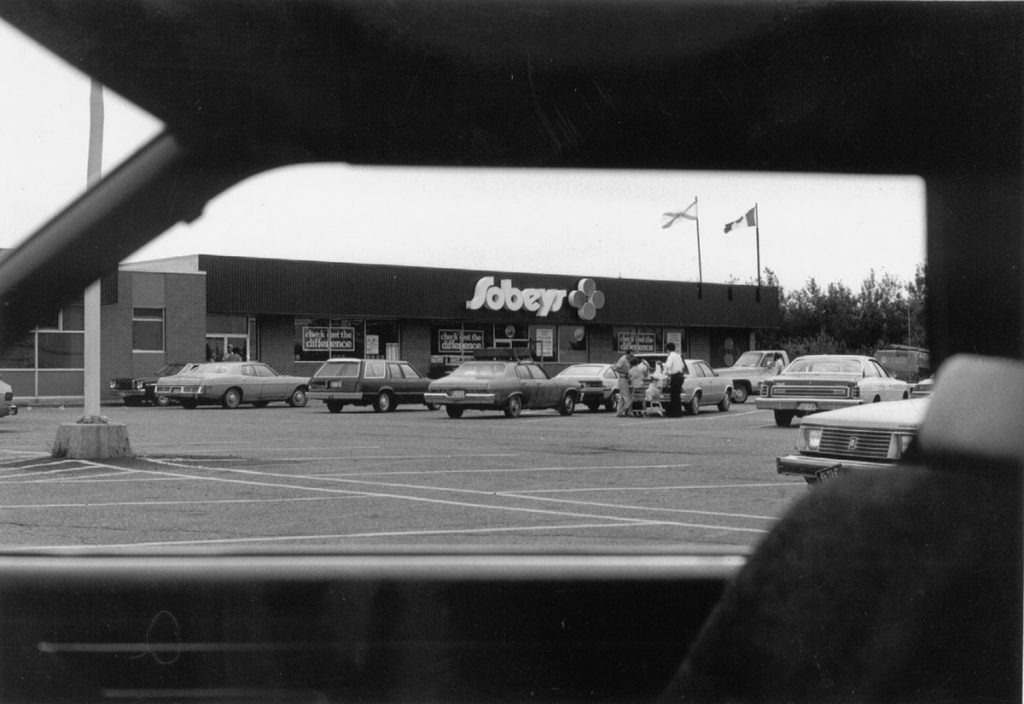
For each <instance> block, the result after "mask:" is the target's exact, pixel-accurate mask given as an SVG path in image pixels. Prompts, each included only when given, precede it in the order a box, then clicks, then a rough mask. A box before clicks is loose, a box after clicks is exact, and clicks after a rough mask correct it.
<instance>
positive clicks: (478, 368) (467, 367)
mask: <svg viewBox="0 0 1024 704" xmlns="http://www.w3.org/2000/svg"><path fill="white" fill-rule="evenodd" d="M505 369H506V365H505V364H504V363H501V362H469V363H467V364H463V365H462V366H461V367H459V368H458V369H456V370H455V371H453V372H452V374H451V376H453V377H477V378H488V377H494V376H502V375H504V373H505Z"/></svg>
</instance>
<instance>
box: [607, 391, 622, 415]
mask: <svg viewBox="0 0 1024 704" xmlns="http://www.w3.org/2000/svg"><path fill="white" fill-rule="evenodd" d="M618 408H619V390H618V389H615V391H612V395H611V396H609V397H608V400H607V401H605V402H604V410H606V411H615V410H618Z"/></svg>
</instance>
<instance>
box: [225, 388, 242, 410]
mask: <svg viewBox="0 0 1024 704" xmlns="http://www.w3.org/2000/svg"><path fill="white" fill-rule="evenodd" d="M241 403H242V392H241V391H239V390H238V389H235V388H231V389H228V390H227V391H225V392H224V395H223V396H221V397H220V405H222V406H224V408H228V409H234V408H238V407H239V406H240V405H241Z"/></svg>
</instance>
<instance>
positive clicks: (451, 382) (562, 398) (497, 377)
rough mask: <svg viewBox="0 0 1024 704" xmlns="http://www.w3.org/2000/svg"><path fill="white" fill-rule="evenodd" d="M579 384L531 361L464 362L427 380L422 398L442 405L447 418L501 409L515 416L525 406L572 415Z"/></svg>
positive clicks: (578, 393)
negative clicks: (427, 386) (547, 370)
mask: <svg viewBox="0 0 1024 704" xmlns="http://www.w3.org/2000/svg"><path fill="white" fill-rule="evenodd" d="M579 398H580V385H579V382H576V381H574V380H572V379H568V378H565V377H555V378H551V377H549V376H548V373H547V372H546V371H544V369H543V368H542V367H541V366H540V365H538V364H535V363H533V362H502V361H489V362H484V361H480V362H466V363H465V364H463V365H462V366H460V367H459V368H457V369H456V370H455V371H453V372H452V373H451V374H449V375H448V376H446V377H444V378H443V379H435V380H434V381H432V382H430V387H429V389H428V391H427V393H426V394H424V399H425V401H426V402H427V403H433V404H436V405H438V406H444V410H445V412H446V413H448V416H449V417H450V418H461V417H462V413H463V412H464V411H466V410H467V409H469V410H476V411H492V410H500V411H504V413H505V416H506V417H508V418H515V417H517V416H518V415H519V414H520V413H522V411H523V409H524V408H555V409H557V410H558V412H559V413H561V414H562V415H563V416H568V415H572V412H573V411H574V410H575V408H576V402H577V401H578V400H579Z"/></svg>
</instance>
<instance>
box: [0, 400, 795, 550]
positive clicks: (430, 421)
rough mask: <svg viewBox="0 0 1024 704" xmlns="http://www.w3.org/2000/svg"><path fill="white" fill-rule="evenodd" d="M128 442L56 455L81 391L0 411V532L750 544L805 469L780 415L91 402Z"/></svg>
mask: <svg viewBox="0 0 1024 704" xmlns="http://www.w3.org/2000/svg"><path fill="white" fill-rule="evenodd" d="M103 413H104V414H105V415H106V416H108V417H109V419H110V421H111V422H117V423H124V424H125V425H126V426H127V428H128V433H129V439H130V441H131V444H132V449H133V451H134V452H135V454H136V457H135V458H133V459H130V460H116V461H106V462H91V461H81V460H66V459H53V458H51V457H50V456H49V449H50V446H51V445H52V443H53V439H54V436H55V435H56V431H57V428H58V426H59V425H60V424H61V423H71V422H74V421H75V420H77V418H79V417H80V416H81V408H71V407H69V408H54V407H34V408H33V407H25V408H22V409H21V412H20V413H19V415H17V416H14V417H11V418H7V419H5V420H4V421H2V422H0V485H2V486H3V494H2V495H3V498H2V500H0V545H2V546H4V547H7V548H24V547H46V548H57V549H66V550H80V549H83V548H98V549H105V550H109V549H122V548H125V547H137V548H140V549H145V550H147V551H150V550H160V549H167V550H194V549H197V548H203V547H209V548H211V549H220V550H239V549H242V550H252V549H266V548H277V549H287V550H301V549H303V548H311V549H320V548H322V547H323V546H340V547H344V548H346V549H349V548H358V547H363V546H367V547H371V548H379V547H380V546H382V545H389V546H416V547H424V546H439V547H450V546H453V545H483V546H487V547H489V548H495V547H510V548H520V547H524V548H528V549H538V548H542V547H546V548H558V549H563V548H564V549H571V550H576V549H581V548H601V547H612V548H623V547H627V548H628V547H629V546H639V545H642V546H644V547H645V548H658V547H661V546H665V547H669V546H679V545H684V544H685V545H693V544H700V545H712V546H715V545H723V546H724V545H728V546H751V545H754V544H755V543H756V542H757V541H758V540H759V539H760V538H761V537H763V535H764V534H765V531H767V530H768V529H769V528H770V527H771V526H772V524H773V523H774V521H775V520H776V519H777V518H778V516H780V515H781V513H782V512H783V511H784V510H785V509H786V507H787V506H789V505H790V504H791V503H792V502H793V501H794V500H796V499H797V498H799V497H800V496H803V495H805V494H806V492H807V491H808V489H807V488H806V486H805V485H804V484H803V483H802V482H797V481H794V480H793V479H791V478H786V477H781V476H779V475H777V474H776V472H775V468H774V460H775V457H776V456H777V455H779V454H784V453H787V452H789V451H791V450H792V448H793V445H794V441H795V438H796V433H797V430H796V427H795V426H794V427H793V428H778V427H776V426H775V424H774V422H773V419H772V417H771V414H770V412H767V411H757V410H756V409H755V408H754V407H753V404H750V403H748V404H745V405H740V406H733V408H732V409H731V410H730V411H728V412H725V413H721V412H706V413H701V414H700V415H698V416H687V417H683V418H675V419H669V418H617V417H615V414H613V413H591V412H588V411H586V410H583V411H581V412H578V413H576V414H574V415H573V416H570V417H562V416H559V415H558V414H557V413H555V412H553V411H538V412H525V413H524V414H523V416H522V417H520V418H516V419H507V418H505V417H503V416H502V415H501V414H500V413H479V412H467V414H466V415H465V417H463V418H462V419H460V420H452V419H449V418H448V417H447V416H446V415H445V414H444V413H443V412H440V411H428V410H426V409H424V408H423V407H422V406H418V407H401V408H399V409H398V410H397V411H396V412H394V413H389V414H380V413H374V412H373V411H372V410H370V409H365V410H364V409H346V410H345V411H344V412H342V413H340V414H331V413H328V412H327V410H326V409H325V407H324V406H323V405H322V404H319V403H311V404H310V405H309V406H308V407H306V408H301V409H293V408H289V407H287V406H283V405H277V404H275V405H272V406H270V407H268V408H264V409H255V408H251V407H242V408H239V409H236V410H230V411H228V410H224V409H220V408H213V407H210V408H200V409H197V410H192V411H187V410H184V409H182V408H179V407H171V408H149V407H145V408H127V407H123V406H109V407H108V406H105V407H104V408H103Z"/></svg>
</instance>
